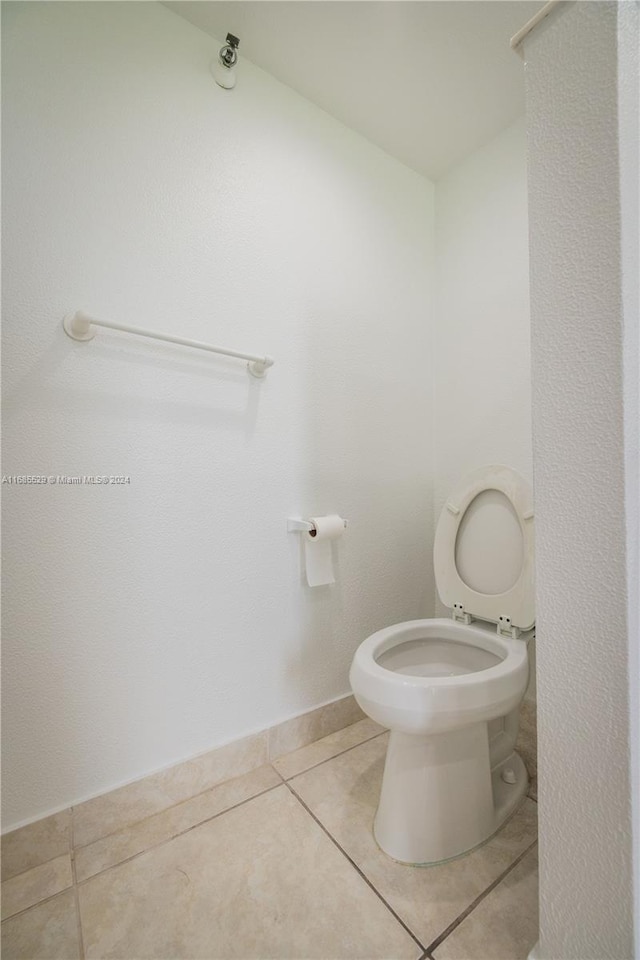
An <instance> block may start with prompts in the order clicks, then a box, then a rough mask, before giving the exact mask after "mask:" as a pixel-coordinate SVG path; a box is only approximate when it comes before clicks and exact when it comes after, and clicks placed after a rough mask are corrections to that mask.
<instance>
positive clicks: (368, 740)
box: [271, 727, 389, 783]
mask: <svg viewBox="0 0 640 960" xmlns="http://www.w3.org/2000/svg"><path fill="white" fill-rule="evenodd" d="M344 729H345V730H346V729H347V728H346V727H345V728H344ZM385 733H389V731H388V730H382V731H381V732H380V733H374V734H373V736H371V737H367V738H366V739H365V740H361V741H360V742H359V743H354V744H353V745H352V746H351V747H345V748H344V750H340V752H339V753H334V754H333V756H331V757H327V758H326V760H318V762H317V763H313V764H311V766H310V767H305V768H304V770H298V772H297V773H292V774H291V776H290V777H284V776H282V774H281V773H280V771H279V770H278V769H277V768H276V767H275V766H274V761H273V760H272V761H271V766H272V767H273V769H274V770H275V771H276V773H277V774H278V775H279V776H281V777H282V779H283V781H284V783H288V782H289V780H294V779H295V778H296V777H300V776H302V774H303V773H308V772H309V770H316V769H317V768H318V767H321V766H322V765H323V764H325V763H329V762H330V761H331V760H335V759H336V757H342V756H343V755H344V754H345V753H349V751H350V750H356V749H357V748H358V747H361V746H362V745H363V744H364V743H371V741H372V740H377V738H378V737H384V735H385ZM318 742H319V741H317V740H316V741H315V743H318ZM307 746H309V747H311V746H313V744H311V743H309V744H307ZM299 749H300V750H305V749H306V748H305V747H300V748H299ZM295 752H296V751H295V750H294V751H292V753H295ZM283 756H285V757H286V756H287V754H286V753H285V754H283ZM281 759H282V758H281V757H276V758H275V760H276V761H277V760H281Z"/></svg>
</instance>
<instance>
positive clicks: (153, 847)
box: [78, 783, 282, 887]
mask: <svg viewBox="0 0 640 960" xmlns="http://www.w3.org/2000/svg"><path fill="white" fill-rule="evenodd" d="M281 786H282V784H281V783H275V784H274V785H273V786H272V787H267V788H266V789H265V790H261V791H260V793H254V794H252V796H250V797H246V799H244V800H240V801H239V802H238V803H234V804H233V805H232V806H230V807H225V808H224V810H220V811H219V812H218V813H214V814H213V816H212V817H207V818H206V819H205V820H199V821H198V822H197V823H194V824H192V826H190V827H187V828H186V829H185V830H179V831H178V832H177V833H173V834H172V835H171V836H170V837H167V838H166V840H160V841H159V842H158V843H152V844H151V845H150V846H148V847H145V849H144V850H140V851H138V853H133V854H132V855H131V856H130V857H125V858H124V859H123V860H118V862H117V863H112V864H110V865H109V866H108V867H105V868H104V870H98V871H97V873H92V874H91V876H90V877H85V878H84V880H79V881H78V886H80V887H82V886H84V885H85V884H86V883H90V882H91V881H92V880H94V879H95V878H96V877H99V876H101V875H102V874H103V873H108V872H109V870H115V869H116V867H120V866H122V864H123V863H130V861H131V860H136V859H137V858H138V857H142V856H144V854H145V853H148V852H149V850H156V849H157V848H158V847H163V846H164V845H165V844H167V843H171V841H172V840H175V839H176V837H183V836H184V835H185V834H186V833H191V831H192V830H197V829H198V827H201V826H202V825H203V824H205V823H211V821H212V820H217V819H218V817H222V816H224V814H225V813H229V812H230V811H231V810H237V808H238V807H243V806H244V805H245V803H250V802H251V801H252V800H256V799H257V798H258V797H263V796H264V795H265V793H271V791H272V790H279V789H280V787H281ZM167 809H171V808H170V807H169V808H167ZM163 812H164V811H163ZM138 822H142V821H138ZM134 826H135V824H134ZM123 829H126V828H123ZM110 836H111V834H110ZM87 846H88V844H87Z"/></svg>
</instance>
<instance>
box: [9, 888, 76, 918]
mask: <svg viewBox="0 0 640 960" xmlns="http://www.w3.org/2000/svg"><path fill="white" fill-rule="evenodd" d="M69 890H73V886H71V885H69V886H68V887H65V888H64V890H58V891H57V893H52V894H51V896H50V897H44V899H42V900H38V901H37V903H32V904H30V905H29V906H28V907H24V908H23V909H22V910H18V912H17V913H12V914H11V916H10V917H5V918H4V920H3V921H2V926H4V924H5V923H8V922H9V921H10V920H15V918H16V917H21V916H23V914H25V913H28V912H29V910H34V909H35V908H36V907H41V906H42V904H43V903H50V902H51V901H52V900H55V899H56V898H57V897H61V896H62V895H63V894H64V893H69Z"/></svg>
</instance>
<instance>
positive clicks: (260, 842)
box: [78, 785, 423, 960]
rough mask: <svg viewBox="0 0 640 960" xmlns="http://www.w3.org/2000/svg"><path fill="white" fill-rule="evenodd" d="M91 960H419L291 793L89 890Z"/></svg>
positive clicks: (84, 891)
mask: <svg viewBox="0 0 640 960" xmlns="http://www.w3.org/2000/svg"><path fill="white" fill-rule="evenodd" d="M78 889H79V895H80V908H81V915H82V925H83V937H84V943H85V952H86V956H87V958H88V960H92V958H97V957H100V958H116V957H117V958H132V957H135V958H137V960H143V958H158V957H166V958H176V957H181V958H186V957H188V958H190V960H196V958H207V960H213V958H222V957H224V958H225V960H226V958H233V957H241V958H244V960H248V958H261V960H264V958H269V957H273V958H278V960H285V958H294V957H296V958H299V957H304V958H305V960H311V958H316V957H317V958H322V960H326V958H327V957H331V958H333V960H340V958H345V960H347V958H349V960H350V958H368V960H373V958H378V957H379V958H383V957H384V958H389V957H393V958H396V960H400V958H404V957H407V958H414V960H417V958H418V957H419V956H421V955H422V952H423V951H422V950H421V949H420V948H419V947H418V945H417V944H416V943H415V942H414V941H413V940H412V939H411V938H410V937H409V935H408V934H407V933H406V931H405V930H404V929H403V928H402V927H401V926H400V924H398V922H397V921H396V920H395V918H394V917H393V916H392V914H391V913H390V912H389V911H388V910H387V908H386V907H385V905H384V904H383V903H382V902H381V901H380V900H379V898H378V897H377V896H376V894H375V893H374V892H373V890H371V888H370V887H369V886H368V884H366V883H365V882H364V880H362V878H361V877H360V876H359V875H358V874H357V873H356V871H355V870H354V869H353V867H352V866H351V865H350V864H349V863H348V862H347V860H346V859H345V858H344V857H343V855H342V854H341V853H340V851H339V850H338V849H337V848H336V847H335V845H334V844H333V843H332V842H331V840H330V839H329V838H328V837H327V836H326V834H325V833H324V832H323V831H322V830H321V829H320V827H319V826H318V825H317V823H315V821H314V820H313V818H312V817H310V816H309V814H308V813H307V812H306V811H305V810H304V809H303V807H302V805H301V804H300V803H299V802H298V801H297V800H296V799H295V797H293V796H292V794H291V793H290V791H289V790H288V788H287V787H286V786H284V785H283V786H281V787H278V788H276V789H275V790H271V791H269V792H268V793H265V794H263V795H262V796H260V797H256V798H254V799H253V800H250V801H248V802H247V803H245V804H243V805H242V806H239V807H235V808H234V809H233V810H230V811H228V812H227V813H224V814H222V815H221V816H220V817H217V818H216V819H214V820H210V821H209V822H207V823H204V824H202V825H200V826H198V827H195V828H194V829H193V830H190V831H189V832H188V833H185V834H182V835H181V836H179V837H176V838H175V839H173V840H170V841H169V842H168V843H165V844H163V845H162V846H160V847H156V848H155V849H153V850H150V851H148V852H147V853H144V854H142V855H141V856H139V857H136V858H135V859H133V860H130V861H128V862H127V863H124V864H121V865H120V866H117V867H114V868H113V869H112V870H108V871H106V872H105V873H102V874H100V875H99V876H97V877H94V878H92V879H91V880H88V881H86V882H85V883H83V884H80V886H79V888H78Z"/></svg>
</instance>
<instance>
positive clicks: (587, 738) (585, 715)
mask: <svg viewBox="0 0 640 960" xmlns="http://www.w3.org/2000/svg"><path fill="white" fill-rule="evenodd" d="M616 15H617V11H616V4H608V3H575V4H564V5H562V7H561V8H560V9H558V10H556V11H554V12H553V13H552V14H551V16H549V17H548V18H547V19H546V20H545V21H544V22H543V23H542V24H541V25H540V26H539V27H538V28H537V29H536V30H535V31H534V32H533V33H532V34H530V35H529V36H528V37H527V39H526V40H525V58H526V79H527V116H528V131H529V167H530V175H529V195H530V208H529V209H530V223H531V230H530V239H531V292H532V300H531V315H532V360H533V428H534V459H535V496H536V538H537V586H538V621H537V636H538V735H539V745H540V755H539V770H540V786H539V802H540V879H541V899H540V947H539V956H541V957H543V958H545V960H558V958H563V960H603V958H616V960H629V958H631V957H632V956H633V931H632V925H633V923H632V896H633V895H632V884H631V849H632V845H631V784H630V777H629V763H630V759H629V749H630V743H629V712H628V710H629V673H628V644H629V638H628V632H627V627H628V624H627V595H626V564H625V537H626V533H627V530H626V528H625V514H624V506H625V451H624V432H623V425H624V415H623V323H622V319H623V317H622V297H621V276H620V274H621V250H620V206H621V201H620V192H619V157H618V150H617V142H618V130H617V62H616V40H617V37H616ZM636 56H637V47H636ZM629 119H630V118H629ZM635 122H636V123H637V116H636V117H635ZM636 129H637V127H636ZM636 249H637V248H636ZM636 266H637V261H636ZM636 282H637V281H636ZM627 319H628V320H629V321H630V322H631V317H628V318H627ZM633 322H635V323H637V317H636V318H634V321H633ZM636 416H637V411H636ZM636 427H637V420H636ZM636 436H637V434H636ZM633 642H635V639H634V640H633Z"/></svg>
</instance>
